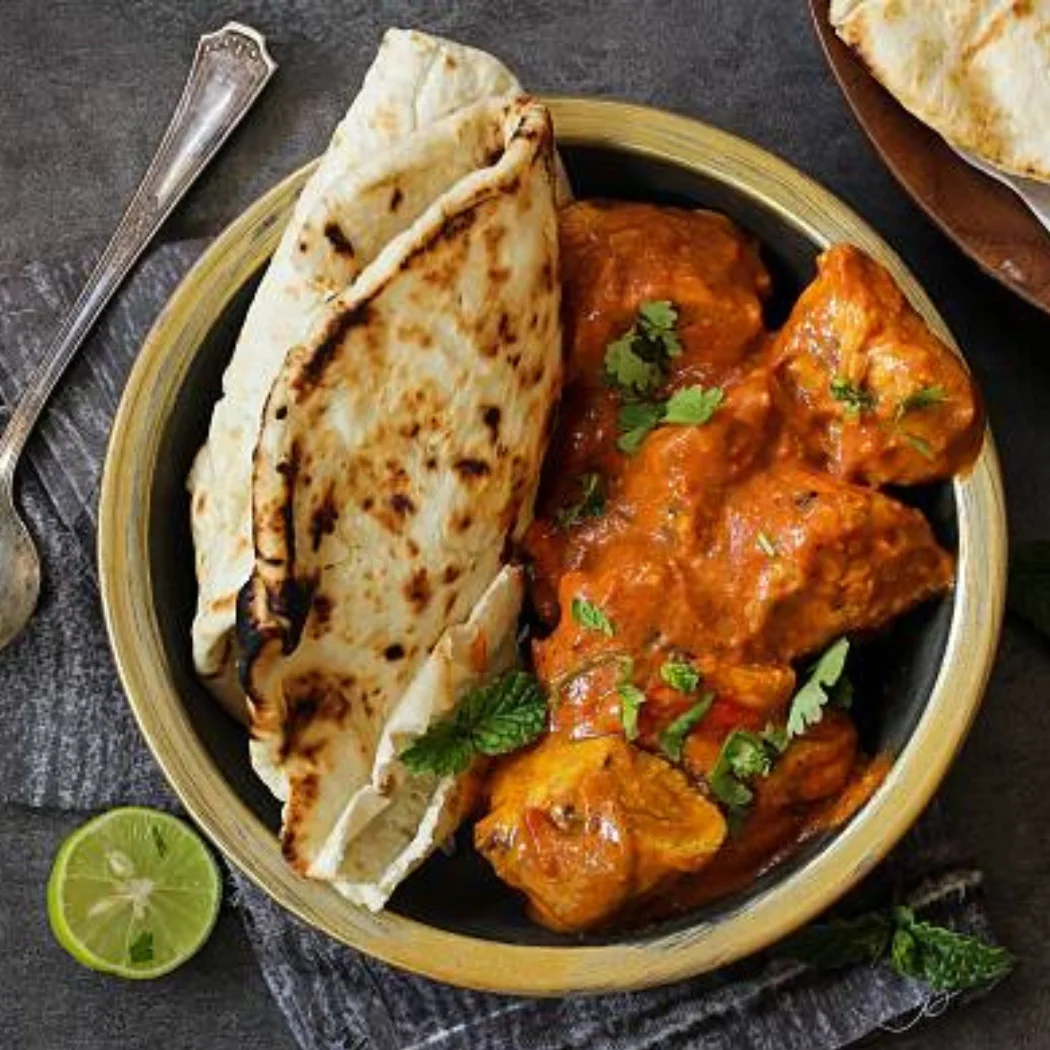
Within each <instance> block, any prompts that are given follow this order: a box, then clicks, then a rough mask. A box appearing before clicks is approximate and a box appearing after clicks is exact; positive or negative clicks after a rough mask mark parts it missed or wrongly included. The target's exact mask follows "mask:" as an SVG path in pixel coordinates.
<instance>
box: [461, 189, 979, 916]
mask: <svg viewBox="0 0 1050 1050" xmlns="http://www.w3.org/2000/svg"><path fill="white" fill-rule="evenodd" d="M561 259H562V271H563V272H562V280H563V287H564V323H565V340H566V342H565V347H566V350H565V352H566V380H565V389H564V394H563V399H562V407H561V417H560V423H559V425H558V428H557V431H556V433H555V436H554V438H553V441H552V445H551V448H550V451H549V453H548V457H547V461H546V465H545V473H544V479H543V484H542V488H541V493H540V499H539V503H538V508H537V516H536V520H535V522H534V523H533V525H532V527H531V530H530V531H529V533H528V535H527V537H526V541H525V556H526V560H527V562H528V564H529V566H530V571H531V580H532V602H533V605H534V608H535V610H536V615H537V617H538V619H539V620H540V621H541V623H542V625H543V628H544V630H543V631H542V632H540V633H541V634H543V635H545V636H542V637H537V639H536V640H534V641H533V643H532V658H533V661H534V664H535V670H536V673H537V675H538V677H539V679H540V681H541V682H542V683H543V685H544V686H545V688H546V689H547V690H548V692H549V694H550V706H551V714H550V723H549V727H548V731H547V732H546V733H545V734H544V735H543V736H542V737H541V738H540V739H539V741H538V742H537V743H536V744H534V745H533V746H532V747H530V748H529V749H527V750H525V751H521V752H518V753H517V754H513V755H509V756H506V757H504V758H501V759H497V760H496V761H495V762H494V764H493V765H492V767H491V769H490V771H489V772H488V774H487V777H486V782H485V787H484V798H485V815H484V816H483V818H482V819H481V820H480V821H479V822H478V824H477V825H476V827H475V841H476V844H477V847H478V848H479V850H480V851H481V852H482V853H483V854H484V856H485V857H486V858H487V859H488V860H489V861H490V863H491V864H492V865H493V867H494V868H495V870H496V872H497V873H498V874H499V876H500V877H501V878H502V879H503V880H504V881H506V882H507V883H509V884H510V885H511V886H514V887H517V888H518V889H520V890H521V891H523V892H524V894H525V895H526V896H527V898H528V901H529V907H530V912H531V914H532V915H533V916H534V918H535V919H536V920H538V921H539V922H541V923H542V924H544V925H545V926H548V927H550V928H551V929H554V930H561V931H581V930H589V929H594V928H599V927H607V926H609V925H610V924H617V923H624V922H637V921H640V920H642V919H647V918H651V917H655V916H660V915H665V914H668V913H670V912H673V911H675V910H678V909H682V908H686V907H691V906H694V905H695V904H697V903H699V902H701V901H703V900H706V899H710V898H711V897H713V896H716V895H718V894H720V893H725V892H727V891H729V890H731V889H734V888H738V887H740V886H742V885H744V884H746V883H747V882H748V881H749V880H751V879H753V878H755V877H756V876H757V874H758V873H759V872H760V871H762V870H763V869H764V868H765V867H767V866H768V865H769V864H770V863H772V862H773V860H774V859H776V858H777V857H779V856H782V855H783V854H784V853H785V852H786V851H787V850H789V849H790V848H791V847H792V846H794V845H796V844H797V843H798V842H799V841H801V840H802V838H804V837H805V835H806V834H807V833H810V832H812V831H813V830H814V829H816V828H820V827H827V826H831V825H834V824H835V823H837V822H840V821H842V820H844V819H845V818H846V817H848V816H849V815H850V814H851V813H852V812H853V811H854V810H855V809H856V808H857V807H858V806H859V805H860V804H861V803H862V802H863V801H864V800H865V799H866V798H867V797H868V796H869V795H870V794H871V792H872V791H873V790H874V789H875V787H877V785H878V783H879V780H880V778H881V776H882V775H883V774H884V772H885V768H886V761H885V760H884V759H882V758H879V757H874V758H872V757H869V756H865V755H863V754H862V753H861V752H860V751H859V750H858V744H857V733H856V730H855V728H854V725H853V722H852V721H851V719H850V716H849V713H848V708H849V699H850V698H849V692H850V689H849V683H848V677H847V673H848V669H847V668H846V667H845V665H846V661H847V655H848V649H849V642H848V641H847V638H849V637H854V636H857V635H861V634H863V633H865V632H870V631H872V630H874V629H877V628H880V627H882V626H884V625H885V624H887V623H888V622H889V621H891V620H892V619H893V618H894V617H896V616H898V615H900V614H901V613H903V612H904V611H905V610H907V609H910V608H911V607H913V606H915V605H916V604H917V603H919V602H922V601H924V600H925V599H928V598H930V597H932V596H934V595H937V594H940V593H942V592H944V591H945V590H947V589H948V588H949V587H950V586H951V584H952V578H953V561H952V557H951V556H950V555H949V554H948V553H947V552H946V551H945V550H943V549H942V548H941V547H940V546H939V545H938V543H937V541H936V539H935V538H934V535H933V533H932V531H931V529H930V526H929V525H928V523H927V522H926V520H925V519H924V517H923V516H922V514H921V513H920V512H919V511H917V510H914V509H912V508H910V507H908V506H905V505H904V504H902V503H899V502H898V501H897V500H896V499H894V498H893V497H892V496H891V495H889V494H887V493H885V492H883V491H882V487H883V486H888V485H916V484H922V483H926V482H933V481H939V480H943V479H946V478H948V477H950V476H951V475H952V474H954V473H956V472H957V471H960V470H963V469H965V468H966V467H967V466H968V465H969V464H970V463H971V462H972V460H973V459H974V457H975V456H976V454H977V451H978V448H979V446H980V442H981V438H982V433H983V421H982V416H981V410H980V406H979V402H978V398H977V394H976V391H975V389H974V386H973V384H972V382H971V380H970V377H969V375H968V374H967V372H966V370H965V369H964V367H963V366H962V364H961V362H960V361H959V359H958V358H957V357H956V356H955V355H953V354H952V352H951V351H949V350H948V348H947V347H946V346H944V344H943V343H942V342H941V341H940V340H939V339H938V338H937V337H936V336H934V335H933V334H932V332H930V330H929V329H928V328H927V326H926V325H925V323H924V322H923V321H922V319H921V318H920V317H919V316H918V314H917V313H916V312H915V311H914V310H913V309H912V308H911V306H910V305H909V304H908V302H907V301H906V299H905V298H904V296H903V295H902V293H901V292H900V290H899V289H898V288H897V286H896V284H895V283H894V281H893V280H892V278H891V277H890V276H889V274H887V273H886V272H885V270H883V269H882V268H881V267H880V266H879V265H878V264H876V263H875V262H873V261H872V260H871V259H869V258H868V257H867V256H865V255H864V254H863V253H862V252H861V251H859V250H858V249H857V248H854V247H852V246H850V245H836V246H834V247H832V248H831V249H830V250H828V251H827V252H826V253H825V254H824V255H823V256H822V257H821V259H820V261H819V272H818V274H817V277H816V279H815V280H814V281H813V283H812V284H811V285H810V286H809V287H808V288H807V289H806V291H805V292H804V293H803V294H802V296H801V298H800V299H799V300H798V303H797V304H796V306H795V308H794V310H793V312H792V313H791V316H790V318H789V319H788V321H787V323H786V325H785V326H784V327H783V329H782V330H781V331H779V332H774V333H771V332H768V331H766V329H765V328H764V326H763V304H764V301H765V300H766V298H767V296H768V295H769V292H770V277H769V274H768V272H767V271H766V269H765V267H764V265H763V263H762V261H761V259H760V258H759V254H758V252H757V250H756V247H755V245H754V244H753V243H752V241H751V240H750V239H749V238H748V237H747V236H745V235H744V234H743V233H742V232H741V231H740V230H738V229H737V228H736V227H734V225H733V224H732V223H731V222H729V221H728V220H727V219H726V218H724V217H723V216H721V215H716V214H713V213H710V212H703V211H685V210H679V209H675V208H663V207H657V206H653V205H648V204H633V203H632V204H628V203H598V202H582V203H577V204H574V205H572V206H570V207H569V208H567V209H566V210H565V211H564V213H563V216H562V221H561Z"/></svg>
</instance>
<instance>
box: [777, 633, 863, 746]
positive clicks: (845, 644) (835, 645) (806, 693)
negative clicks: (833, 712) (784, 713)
mask: <svg viewBox="0 0 1050 1050" xmlns="http://www.w3.org/2000/svg"><path fill="white" fill-rule="evenodd" d="M848 654H849V641H848V639H846V638H840V639H839V640H838V641H837V642H832V644H831V645H830V646H828V648H827V649H826V650H825V651H824V654H823V655H822V656H821V657H820V659H819V660H818V661H817V662H816V665H815V666H814V668H813V670H812V672H810V676H809V678H808V679H807V680H806V683H805V684H804V685H803V686H802V688H801V689H799V691H798V692H797V693H795V695H794V697H793V698H792V700H791V711H790V713H789V714H788V721H787V731H788V735H789V736H792V737H795V736H801V735H802V734H803V733H804V732H805V731H806V730H807V729H808V728H809V727H810V726H812V725H816V724H817V723H818V722H819V721H820V720H821V718H823V717H824V705H825V704H826V703H827V702H828V700H829V696H828V693H827V689H828V688H830V687H831V686H833V685H835V684H836V683H837V682H838V680H839V679H840V678H841V677H842V672H843V669H844V668H845V666H846V657H847V655H848Z"/></svg>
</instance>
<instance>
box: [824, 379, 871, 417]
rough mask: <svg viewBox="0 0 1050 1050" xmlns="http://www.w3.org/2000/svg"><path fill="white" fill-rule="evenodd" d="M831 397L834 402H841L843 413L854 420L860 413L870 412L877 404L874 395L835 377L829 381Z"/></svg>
mask: <svg viewBox="0 0 1050 1050" xmlns="http://www.w3.org/2000/svg"><path fill="white" fill-rule="evenodd" d="M831 396H832V397H833V398H834V399H835V400H836V401H841V402H842V404H843V406H844V408H843V411H844V412H845V414H846V415H847V416H848V417H849V418H850V419H856V418H857V417H858V416H859V415H860V414H861V412H867V411H870V410H871V409H873V408H874V407H875V405H876V404H877V403H878V402H877V399H876V397H875V395H874V394H873V393H872V392H871V391H870V390H865V389H864V388H863V387H859V386H855V385H854V384H853V383H851V382H849V380H847V379H843V378H842V377H841V376H836V377H835V378H834V379H832V381H831Z"/></svg>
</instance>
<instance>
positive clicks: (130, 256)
mask: <svg viewBox="0 0 1050 1050" xmlns="http://www.w3.org/2000/svg"><path fill="white" fill-rule="evenodd" d="M276 69H277V63H276V62H274V61H273V59H272V58H271V57H270V55H269V53H268V52H267V50H266V41H265V40H264V38H263V36H262V34H260V33H258V32H256V31H255V30H254V29H251V28H250V27H248V26H245V25H241V24H239V23H238V22H229V23H227V24H226V25H225V26H223V27H222V29H220V30H218V32H215V33H209V34H207V35H206V36H203V37H201V39H200V43H199V44H198V45H197V53H196V55H195V56H194V59H193V66H192V68H191V69H190V74H189V78H188V79H187V81H186V86H185V87H184V88H183V91H182V97H181V98H180V99H179V104H178V106H177V107H176V109H175V113H174V115H173V116H172V118H171V123H170V124H169V125H168V129H167V131H165V133H164V138H163V139H162V140H161V143H160V146H159V147H158V148H157V152H156V154H155V155H154V157H153V160H152V161H151V163H150V166H149V169H148V170H147V172H146V174H145V175H144V176H143V179H142V182H141V183H139V187H138V189H137V190H136V191H135V196H134V197H132V199H131V203H130V204H129V205H128V208H127V210H126V211H125V212H124V215H123V217H122V218H121V220H120V225H119V226H118V227H117V230H116V233H114V234H113V238H112V240H111V241H110V242H109V244H108V245H106V250H105V251H104V252H103V253H102V256H101V258H100V259H99V260H98V262H97V263H96V265H95V268H94V270H92V272H91V276H90V277H89V278H88V280H87V284H85V285H84V288H83V290H82V291H81V293H80V295H79V296H78V298H77V301H76V302H75V303H74V304H73V307H72V309H71V310H70V311H69V313H68V314H67V315H66V316H65V318H64V319H63V321H62V324H61V326H60V327H59V329H58V331H57V333H56V334H55V337H54V340H53V341H52V343H51V345H50V346H49V347H48V349H47V351H46V353H45V354H44V356H43V359H42V360H41V362H40V364H39V365H38V366H37V367H36V368H35V369H34V371H33V374H32V375H31V376H30V378H29V381H28V383H27V385H26V389H25V391H24V393H23V394H22V397H21V399H20V400H19V402H18V404H17V405H16V406H15V407H14V410H13V411H12V413H11V417H10V419H9V420H8V424H7V428H6V429H5V430H4V433H3V434H2V435H0V489H2V488H10V485H11V482H12V478H13V476H14V470H15V464H16V462H17V461H18V457H19V455H20V454H21V452H22V449H23V447H24V446H25V443H26V439H27V438H28V437H29V433H30V431H31V430H32V429H33V426H34V424H35V423H36V421H37V417H38V416H39V415H40V412H41V410H42V409H43V407H44V405H45V403H46V402H47V399H48V398H49V397H50V396H51V392H52V391H53V390H54V388H55V384H56V383H57V382H58V380H59V379H60V378H61V376H62V373H63V372H64V371H65V370H66V367H67V366H68V364H69V362H70V361H71V360H72V359H73V355H74V354H75V353H76V352H77V349H78V348H79V347H80V344H81V342H83V340H84V337H85V336H86V335H87V334H88V332H89V331H90V330H91V328H92V326H93V325H94V323H95V321H96V320H97V319H98V316H99V314H100V313H101V312H102V310H103V309H104V307H105V306H106V303H108V302H109V300H110V298H111V297H112V295H113V293H114V292H115V291H116V290H117V288H118V287H119V286H120V284H121V282H122V281H123V280H124V278H125V277H126V276H127V274H128V271H129V270H130V269H131V267H132V266H133V265H134V264H135V260H136V259H138V257H139V256H140V255H141V254H142V251H143V249H144V248H145V247H146V245H147V244H149V242H150V241H151V240H152V239H153V235H154V234H155V233H156V232H157V230H158V229H159V228H160V226H161V223H163V222H164V220H165V219H166V218H167V217H168V215H169V214H170V213H171V210H172V209H173V208H174V207H175V205H176V204H178V202H179V201H180V200H181V198H182V196H183V195H184V194H185V193H186V191H187V190H188V189H189V188H190V186H191V185H192V184H193V182H194V181H195V180H196V178H197V176H198V175H200V173H201V172H202V171H203V170H204V168H205V167H206V166H207V165H208V163H209V161H210V160H211V159H212V157H214V156H215V154H216V152H217V151H218V149H219V147H220V146H221V145H222V144H223V142H225V141H226V138H227V136H228V135H229V134H230V132H231V131H233V129H234V128H235V127H236V126H237V125H238V124H239V123H240V121H241V118H242V117H243V116H244V115H245V114H246V113H247V112H248V110H249V109H250V108H251V105H252V103H253V102H254V101H255V99H256V97H257V96H258V95H259V92H260V91H262V89H263V87H265V85H266V82H267V81H268V80H269V79H270V77H271V76H273V74H274V71H275V70H276Z"/></svg>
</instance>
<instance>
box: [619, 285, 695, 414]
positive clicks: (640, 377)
mask: <svg viewBox="0 0 1050 1050" xmlns="http://www.w3.org/2000/svg"><path fill="white" fill-rule="evenodd" d="M677 323H678V311H677V310H676V309H675V308H674V306H673V304H672V303H670V302H668V301H667V300H665V299H656V300H652V301H650V302H645V303H642V304H641V305H640V306H639V307H638V315H637V318H636V319H635V323H634V324H633V325H631V327H630V328H628V329H627V331H626V332H624V334H623V335H622V336H620V338H619V339H614V340H613V341H612V342H611V343H610V344H609V345H608V346H607V347H606V349H605V375H606V378H607V379H608V380H609V382H610V383H611V384H612V385H613V386H615V387H618V388H619V389H620V390H621V391H622V392H623V393H625V394H627V395H629V396H632V397H637V396H639V395H643V394H649V393H651V392H652V391H653V390H655V389H656V388H657V387H658V386H659V385H660V384H661V383H662V382H663V381H664V380H665V379H666V378H667V366H668V361H669V360H670V358H672V357H677V356H678V355H679V354H680V353H681V352H682V344H681V341H680V340H679V338H678V332H677V331H676V328H675V326H676V324H677Z"/></svg>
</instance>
